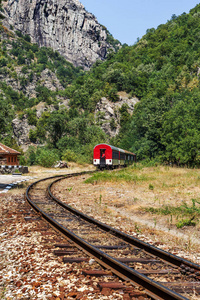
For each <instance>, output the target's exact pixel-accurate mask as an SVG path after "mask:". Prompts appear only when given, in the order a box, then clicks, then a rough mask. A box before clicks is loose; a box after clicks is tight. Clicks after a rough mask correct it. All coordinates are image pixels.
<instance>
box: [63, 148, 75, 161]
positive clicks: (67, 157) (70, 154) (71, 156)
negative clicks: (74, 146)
mask: <svg viewBox="0 0 200 300" xmlns="http://www.w3.org/2000/svg"><path fill="white" fill-rule="evenodd" d="M62 160H66V161H73V162H76V161H77V155H76V153H74V151H72V150H69V149H67V150H66V151H65V152H64V154H63V156H62Z"/></svg>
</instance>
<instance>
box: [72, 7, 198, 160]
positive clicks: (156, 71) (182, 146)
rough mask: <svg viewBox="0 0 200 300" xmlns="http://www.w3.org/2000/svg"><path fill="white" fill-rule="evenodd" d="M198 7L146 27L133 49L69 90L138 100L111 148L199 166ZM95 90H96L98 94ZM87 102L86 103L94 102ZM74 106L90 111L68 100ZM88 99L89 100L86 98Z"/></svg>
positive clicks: (114, 57) (121, 52)
mask: <svg viewBox="0 0 200 300" xmlns="http://www.w3.org/2000/svg"><path fill="white" fill-rule="evenodd" d="M199 54H200V5H197V6H196V7H195V8H194V9H192V10H191V11H190V13H189V14H185V13H184V14H182V15H181V16H179V17H176V16H175V15H173V16H172V18H171V20H170V21H168V22H167V23H166V24H163V25H160V26H158V28H157V29H154V28H152V29H148V30H147V32H146V35H145V36H143V38H142V39H141V40H139V41H138V42H137V43H136V44H135V45H134V46H132V47H125V46H124V47H122V49H120V50H119V51H118V53H117V54H116V55H114V54H113V55H112V54H110V56H109V57H108V60H107V61H106V62H104V63H100V62H97V63H96V65H94V66H93V68H92V70H91V72H90V73H87V74H85V75H84V76H82V77H79V78H78V80H76V83H75V84H74V85H73V86H72V87H70V88H69V90H70V91H73V89H74V92H73V93H72V96H73V95H75V93H77V91H79V93H80V95H84V94H87V93H89V92H90V91H92V94H93V98H94V97H95V96H96V95H97V93H98V95H102V93H103V92H105V90H106V91H108V94H109V96H110V98H111V99H112V100H113V101H115V100H116V98H117V91H121V90H123V91H126V92H127V93H129V94H130V95H135V96H136V97H139V99H140V102H139V103H138V104H137V107H136V109H135V111H134V113H133V115H132V117H131V118H130V117H129V116H127V120H126V118H124V121H123V123H122V128H121V132H120V134H119V135H118V136H117V137H116V138H115V139H114V140H113V141H112V143H113V144H115V145H118V146H120V147H122V148H126V149H129V150H131V151H133V152H135V153H136V154H137V157H138V159H144V158H150V159H152V158H156V159H159V160H161V161H162V162H167V163H169V162H171V163H176V164H182V165H185V164H188V165H197V164H199V163H200V86H199V73H200V58H199ZM97 90H98V92H97ZM93 98H91V99H93ZM73 99H74V100H73V103H74V105H79V106H86V105H87V106H88V107H92V102H91V101H89V100H88V101H85V99H84V97H83V96H82V97H80V98H79V101H77V100H76V99H75V98H73ZM81 99H82V102H81ZM87 99H89V98H87Z"/></svg>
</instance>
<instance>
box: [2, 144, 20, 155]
mask: <svg viewBox="0 0 200 300" xmlns="http://www.w3.org/2000/svg"><path fill="white" fill-rule="evenodd" d="M0 154H17V155H20V154H21V153H20V152H18V151H16V150H14V149H12V148H9V147H7V146H5V145H3V144H1V143H0Z"/></svg>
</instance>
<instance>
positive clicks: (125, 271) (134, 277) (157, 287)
mask: <svg viewBox="0 0 200 300" xmlns="http://www.w3.org/2000/svg"><path fill="white" fill-rule="evenodd" d="M70 175H71V174H70ZM75 176H78V175H75ZM51 178H53V177H51ZM51 178H46V180H47V179H51ZM44 180H45V179H42V180H38V181H37V182H35V183H33V184H31V185H30V186H29V187H28V188H27V190H26V199H27V201H28V202H29V203H30V205H31V206H32V207H33V208H34V209H35V210H36V211H37V212H38V213H39V214H40V215H41V217H43V219H44V220H46V221H47V222H48V223H50V224H51V226H53V227H54V228H55V229H56V230H58V231H59V232H61V233H62V234H63V235H65V236H66V237H67V238H69V239H70V240H72V241H73V242H74V243H75V244H77V245H78V246H79V248H81V249H82V250H83V251H84V252H86V253H87V254H89V255H90V256H93V257H95V260H96V261H97V262H98V263H99V264H100V265H102V266H104V267H105V268H107V269H111V271H112V272H113V273H114V274H115V275H117V276H118V277H120V278H122V279H123V280H126V281H129V282H130V283H131V284H132V285H133V286H137V287H138V286H143V287H144V288H145V290H146V291H145V292H146V293H147V295H149V296H150V297H151V298H152V299H155V300H161V299H162V300H188V299H187V298H185V297H183V296H181V295H180V294H177V293H176V292H173V291H172V290H170V289H168V288H167V287H165V286H163V285H161V284H160V283H158V282H155V281H154V280H152V279H150V278H148V277H147V276H145V275H143V274H141V273H139V272H137V271H136V270H134V269H132V268H130V267H128V266H126V265H125V264H123V263H121V262H119V261H118V260H117V259H115V258H113V257H111V256H110V255H108V254H106V253H104V252H103V251H101V250H100V249H98V248H96V247H94V246H92V245H91V244H90V243H88V242H86V241H85V240H83V239H81V238H80V237H79V236H77V235H76V234H74V233H73V232H71V231H70V230H68V229H67V228H65V227H64V226H63V225H61V224H60V223H58V222H57V221H56V220H54V219H53V218H52V217H50V216H49V215H48V214H47V213H45V212H43V211H42V210H41V209H40V208H39V207H38V206H37V205H36V204H35V203H34V202H33V201H32V200H31V199H30V197H29V194H28V193H29V191H30V189H31V188H32V187H33V186H34V184H36V183H38V182H41V181H44Z"/></svg>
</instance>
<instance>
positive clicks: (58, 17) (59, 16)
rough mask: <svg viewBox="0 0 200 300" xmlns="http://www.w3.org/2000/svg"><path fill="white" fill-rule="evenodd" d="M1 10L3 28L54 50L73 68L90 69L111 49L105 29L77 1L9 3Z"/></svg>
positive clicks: (4, 3) (37, 0) (11, 0)
mask: <svg viewBox="0 0 200 300" xmlns="http://www.w3.org/2000/svg"><path fill="white" fill-rule="evenodd" d="M3 6H4V12H5V15H6V18H5V20H4V24H5V25H7V26H8V25H9V26H11V27H12V26H13V27H14V29H15V30H19V31H21V32H22V33H23V34H28V35H30V37H31V41H32V42H33V43H37V44H39V46H45V47H51V48H53V49H54V50H57V51H58V52H59V53H60V54H61V55H63V56H64V57H65V58H66V59H67V60H68V61H70V62H72V63H73V64H74V65H75V66H83V67H84V68H85V69H88V68H90V67H91V65H92V64H93V63H94V62H95V61H96V60H98V59H101V60H104V59H105V58H106V54H107V50H108V48H110V47H111V45H109V44H108V43H107V42H106V40H107V31H106V29H105V28H103V27H102V26H101V25H100V24H99V23H98V22H97V19H96V18H95V16H94V15H93V14H91V13H89V12H87V11H86V10H85V8H84V6H83V5H82V4H81V3H80V2H79V1H78V0H31V1H30V0H8V1H6V2H3ZM9 26H8V27H9Z"/></svg>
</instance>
